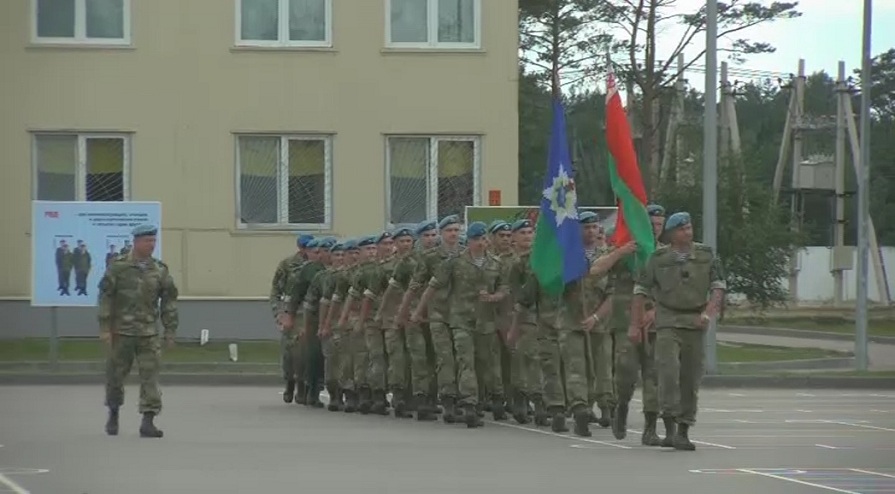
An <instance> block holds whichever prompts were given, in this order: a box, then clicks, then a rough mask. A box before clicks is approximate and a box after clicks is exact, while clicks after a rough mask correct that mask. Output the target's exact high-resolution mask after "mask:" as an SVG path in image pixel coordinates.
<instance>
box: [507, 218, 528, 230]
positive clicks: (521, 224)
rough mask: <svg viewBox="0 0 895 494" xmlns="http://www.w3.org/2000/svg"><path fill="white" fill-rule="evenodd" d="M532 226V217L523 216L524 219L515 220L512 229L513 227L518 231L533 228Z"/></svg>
mask: <svg viewBox="0 0 895 494" xmlns="http://www.w3.org/2000/svg"><path fill="white" fill-rule="evenodd" d="M531 227H532V226H531V220H530V219H527V218H523V219H521V220H516V221H514V222H513V226H512V227H511V229H512V230H513V231H514V232H518V231H519V230H521V229H523V228H531Z"/></svg>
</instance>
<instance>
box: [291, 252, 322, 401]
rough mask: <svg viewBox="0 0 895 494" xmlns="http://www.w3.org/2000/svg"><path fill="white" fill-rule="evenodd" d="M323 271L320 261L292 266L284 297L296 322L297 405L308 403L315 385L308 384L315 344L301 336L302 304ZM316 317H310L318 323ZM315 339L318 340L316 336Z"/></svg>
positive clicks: (294, 327)
mask: <svg viewBox="0 0 895 494" xmlns="http://www.w3.org/2000/svg"><path fill="white" fill-rule="evenodd" d="M323 269H324V266H323V263H321V262H320V261H313V262H311V261H300V262H297V263H293V264H291V265H290V274H289V278H288V280H287V286H286V296H285V297H284V300H283V302H284V305H285V311H286V312H287V313H289V314H291V315H292V316H293V321H294V324H293V327H292V330H291V331H290V334H291V337H292V338H293V342H294V343H293V344H294V345H295V346H294V360H293V363H294V364H295V369H296V380H297V382H298V384H299V386H298V391H297V392H296V396H295V402H296V403H302V404H304V403H307V399H308V398H309V397H312V395H313V392H312V391H313V390H312V389H311V388H310V385H311V384H314V383H309V382H307V378H308V371H309V369H308V357H309V353H308V348H309V346H311V345H313V342H312V341H311V340H310V335H305V336H304V338H302V337H301V335H300V333H301V330H302V324H303V322H304V320H303V317H304V314H303V312H304V306H303V305H302V302H303V301H304V298H305V295H306V294H307V293H308V289H309V288H310V287H311V282H312V281H313V280H314V276H315V275H316V274H317V273H318V272H319V271H321V270H323ZM316 316H317V315H316V314H311V316H310V317H312V318H314V319H315V321H316ZM314 338H315V339H316V334H315V336H314ZM314 364H317V362H314ZM312 372H313V370H312ZM314 386H316V384H314ZM316 391H317V392H318V393H319V391H320V390H319V389H317V390H316Z"/></svg>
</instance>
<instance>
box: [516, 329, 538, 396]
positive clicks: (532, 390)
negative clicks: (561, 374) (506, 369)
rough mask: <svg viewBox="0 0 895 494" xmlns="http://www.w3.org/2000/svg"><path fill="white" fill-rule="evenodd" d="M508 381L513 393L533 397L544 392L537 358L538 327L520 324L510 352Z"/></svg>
mask: <svg viewBox="0 0 895 494" xmlns="http://www.w3.org/2000/svg"><path fill="white" fill-rule="evenodd" d="M510 358H511V367H510V381H511V385H512V388H513V389H514V390H515V391H520V392H522V393H525V394H527V395H528V396H533V395H536V394H541V393H543V392H544V375H543V372H542V371H541V363H540V359H539V358H538V327H537V325H536V324H529V323H520V324H519V339H518V340H516V347H515V348H513V349H511V350H510Z"/></svg>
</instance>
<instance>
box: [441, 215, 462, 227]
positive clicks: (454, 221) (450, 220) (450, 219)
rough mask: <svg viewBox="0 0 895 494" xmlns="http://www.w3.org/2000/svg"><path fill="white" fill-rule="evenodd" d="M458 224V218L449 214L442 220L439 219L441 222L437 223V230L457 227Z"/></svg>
mask: <svg viewBox="0 0 895 494" xmlns="http://www.w3.org/2000/svg"><path fill="white" fill-rule="evenodd" d="M459 224H460V217H459V216H457V215H456V214H451V215H448V216H445V217H444V218H442V219H441V221H439V222H438V228H439V229H442V228H447V227H449V226H451V225H459Z"/></svg>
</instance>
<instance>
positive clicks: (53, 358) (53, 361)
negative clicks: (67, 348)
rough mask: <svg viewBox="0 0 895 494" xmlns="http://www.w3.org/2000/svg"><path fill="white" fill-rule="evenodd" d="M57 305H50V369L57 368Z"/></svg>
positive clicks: (54, 370) (54, 369)
mask: <svg viewBox="0 0 895 494" xmlns="http://www.w3.org/2000/svg"><path fill="white" fill-rule="evenodd" d="M58 310H59V309H58V308H57V307H50V370H51V371H53V372H56V371H57V370H59V315H58V314H57V311H58Z"/></svg>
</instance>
